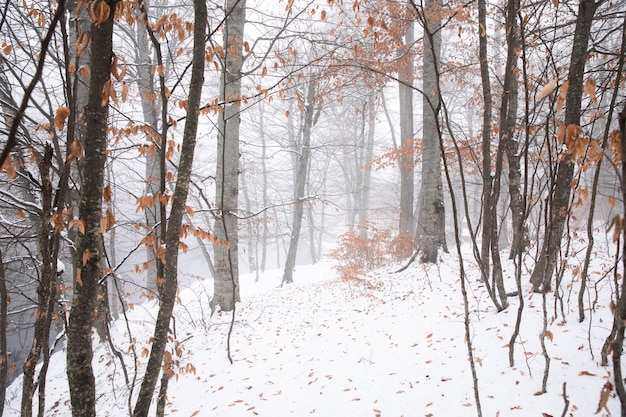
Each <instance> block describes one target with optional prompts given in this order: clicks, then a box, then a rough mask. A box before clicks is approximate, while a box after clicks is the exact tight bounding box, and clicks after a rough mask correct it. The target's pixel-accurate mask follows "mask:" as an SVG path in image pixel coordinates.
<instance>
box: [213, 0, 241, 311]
mask: <svg viewBox="0 0 626 417" xmlns="http://www.w3.org/2000/svg"><path fill="white" fill-rule="evenodd" d="M225 10H226V15H227V16H226V23H225V25H224V31H225V32H224V51H226V57H225V59H224V62H223V68H222V75H221V78H220V101H222V102H223V103H224V111H223V112H222V114H221V117H220V118H219V122H218V139H217V170H216V174H215V187H216V191H215V196H216V207H217V209H218V213H219V216H218V217H219V218H218V219H217V220H216V221H215V234H216V236H217V238H218V239H219V242H218V244H215V245H214V246H213V250H214V258H215V259H214V260H215V279H214V281H213V282H214V294H213V300H212V301H211V307H212V308H216V307H217V306H219V307H220V308H221V309H222V310H223V311H232V310H233V309H234V308H235V303H236V302H237V301H239V249H238V247H239V237H238V232H237V227H238V225H237V223H238V222H237V215H238V210H239V208H238V200H239V125H240V122H241V114H240V112H241V103H240V101H239V100H240V98H241V77H242V74H241V69H242V67H243V62H244V56H243V32H244V25H245V21H246V1H245V0H227V1H226V7H225Z"/></svg>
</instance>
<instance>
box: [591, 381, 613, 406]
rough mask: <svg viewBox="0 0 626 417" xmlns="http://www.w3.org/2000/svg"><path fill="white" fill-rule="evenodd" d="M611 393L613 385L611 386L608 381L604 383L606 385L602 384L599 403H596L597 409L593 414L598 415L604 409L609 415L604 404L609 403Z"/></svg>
mask: <svg viewBox="0 0 626 417" xmlns="http://www.w3.org/2000/svg"><path fill="white" fill-rule="evenodd" d="M611 391H613V384H611V383H610V382H609V381H606V384H604V386H603V387H602V390H601V391H600V401H599V402H598V409H597V410H596V412H595V413H594V414H598V413H599V412H600V411H602V409H605V410H606V411H607V412H608V413H609V414H611V412H610V411H609V409H608V407H607V406H606V403H607V402H608V401H609V396H610V395H611Z"/></svg>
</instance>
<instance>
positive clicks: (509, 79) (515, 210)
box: [500, 0, 529, 259]
mask: <svg viewBox="0 0 626 417" xmlns="http://www.w3.org/2000/svg"><path fill="white" fill-rule="evenodd" d="M519 8H520V2H519V0H509V1H508V2H507V9H506V39H507V58H506V67H505V73H504V85H503V88H504V92H503V96H502V104H501V106H500V141H501V142H502V144H503V146H504V151H505V153H506V157H507V161H508V163H509V167H508V186H509V196H510V198H511V202H510V207H511V219H512V223H513V242H512V244H511V251H510V254H509V259H515V258H516V257H517V256H518V254H521V253H523V252H524V251H525V250H526V247H527V246H528V244H529V240H528V229H527V227H526V224H525V223H524V219H523V218H522V215H523V213H524V206H523V205H524V200H523V198H522V195H521V192H520V184H521V178H522V174H521V164H520V159H521V156H520V155H519V154H518V150H519V143H518V140H517V137H516V135H515V131H516V127H517V107H518V104H517V101H518V87H517V85H518V80H517V73H518V68H517V59H518V56H517V55H518V51H519V43H520V39H519V26H518V25H517V14H518V12H519Z"/></svg>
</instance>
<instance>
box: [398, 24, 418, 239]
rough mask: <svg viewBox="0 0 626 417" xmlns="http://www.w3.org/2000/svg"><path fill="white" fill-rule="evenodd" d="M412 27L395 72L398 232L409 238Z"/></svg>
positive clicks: (411, 218)
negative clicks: (398, 135)
mask: <svg viewBox="0 0 626 417" xmlns="http://www.w3.org/2000/svg"><path fill="white" fill-rule="evenodd" d="M414 41H415V35H414V24H413V22H411V24H410V25H409V27H408V28H407V30H406V32H405V34H404V44H405V50H404V51H401V52H402V54H403V55H404V56H403V57H402V60H403V65H402V68H401V69H400V71H399V73H398V80H399V85H398V88H399V97H400V224H399V226H398V232H399V233H400V234H401V235H404V236H412V235H413V230H414V228H415V218H414V216H413V199H414V195H413V194H414V191H413V188H414V186H415V178H414V167H415V155H414V149H415V137H414V130H413V129H414V128H413V71H414V68H413V67H414V66H413V54H412V53H411V52H410V51H411V48H412V46H413V42H414Z"/></svg>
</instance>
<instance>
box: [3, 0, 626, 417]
mask: <svg viewBox="0 0 626 417" xmlns="http://www.w3.org/2000/svg"><path fill="white" fill-rule="evenodd" d="M0 43H1V44H0V47H1V49H0V106H1V111H2V113H1V116H2V117H1V120H0V145H1V149H2V154H1V155H0V166H1V167H2V172H1V173H0V216H1V222H0V261H1V262H0V265H1V267H0V321H2V322H4V323H6V325H5V326H0V404H4V402H5V392H6V388H7V384H8V383H10V381H12V380H13V379H14V378H15V377H16V376H17V375H18V374H23V376H24V377H23V387H22V409H21V413H22V415H23V416H30V415H32V413H33V412H34V411H35V412H38V413H39V415H42V413H43V412H44V410H45V381H46V371H47V365H48V363H49V359H50V354H51V353H52V352H54V351H55V350H59V349H61V348H62V347H63V346H65V348H66V350H67V361H68V364H67V377H68V381H69V386H70V393H71V403H72V405H73V415H74V416H94V415H95V413H96V400H95V395H96V394H95V393H96V387H95V382H94V375H93V370H92V369H91V361H92V359H93V358H92V352H93V345H94V344H97V343H109V344H111V347H112V349H114V350H115V348H114V345H115V343H114V341H112V340H111V338H110V334H109V332H108V325H109V323H110V322H111V320H115V319H118V318H119V317H123V316H124V314H125V312H126V311H128V310H129V309H131V308H132V307H133V305H134V304H136V303H140V302H143V301H146V300H156V301H157V302H158V303H159V314H158V317H157V318H156V324H155V327H154V335H153V337H152V339H151V340H152V343H151V350H150V352H149V353H147V354H146V356H145V358H146V360H147V361H148V362H147V365H146V372H145V376H143V377H142V378H140V380H137V381H132V382H129V384H130V385H133V386H134V387H135V389H136V390H137V391H136V394H137V395H136V396H135V397H133V396H130V397H129V404H128V413H129V414H132V415H133V416H135V417H139V416H147V415H148V411H149V409H150V404H151V402H152V401H153V395H154V393H155V390H156V389H157V386H158V387H159V388H158V389H159V390H160V391H159V394H158V395H157V396H156V397H155V398H156V402H157V413H159V415H163V410H164V407H165V397H166V393H167V383H168V380H169V379H170V378H171V377H173V375H172V373H171V372H168V369H169V368H168V366H170V362H171V360H172V354H171V346H172V344H173V343H175V340H176V335H175V334H172V323H174V322H175V320H174V319H173V317H172V312H173V308H174V306H175V304H176V302H177V293H178V290H179V288H180V287H181V286H185V285H189V284H190V283H191V282H194V281H197V280H203V279H207V280H210V281H211V282H212V283H213V291H212V293H211V294H210V296H209V307H208V308H210V309H211V312H216V311H222V312H230V313H232V317H233V318H234V317H235V316H236V307H237V302H238V301H240V286H239V275H240V274H242V273H248V272H250V273H254V274H256V276H257V277H258V276H259V275H260V273H261V272H264V271H265V270H267V269H276V268H280V269H281V270H282V271H283V272H282V282H283V284H288V283H291V282H293V280H294V274H293V271H294V269H295V267H296V265H297V264H298V263H300V264H303V263H316V262H319V261H322V260H327V259H332V260H333V262H335V264H336V269H337V271H338V272H339V274H340V276H341V277H342V278H343V279H347V280H350V279H361V278H362V277H363V276H365V274H367V273H368V272H370V271H373V270H375V269H377V268H381V267H389V266H390V265H398V264H402V265H404V267H405V268H407V267H409V265H408V264H410V263H411V262H423V263H426V264H428V263H437V262H440V260H441V253H442V252H444V251H445V252H454V253H457V254H458V258H459V263H460V264H459V265H460V274H461V282H462V283H463V285H464V283H465V270H466V268H469V264H470V263H471V264H472V265H473V266H472V268H478V270H479V274H480V277H481V280H482V282H483V284H484V285H485V287H486V288H487V291H488V295H489V298H490V302H491V303H492V306H493V309H494V311H503V310H506V309H508V308H509V300H510V299H511V298H512V297H514V298H515V299H518V300H519V304H520V310H519V313H518V314H520V315H521V312H522V311H523V305H524V304H523V301H524V298H523V297H524V289H525V288H526V289H527V288H530V289H531V290H532V291H533V292H536V293H541V294H554V296H555V297H557V298H558V297H560V296H562V290H563V288H564V287H565V286H567V285H570V286H574V285H575V289H574V290H571V289H568V291H570V294H571V296H572V297H574V299H575V300H576V306H577V311H576V313H575V314H571V315H572V316H575V317H572V318H571V320H579V321H581V322H582V321H585V320H589V317H588V313H586V312H587V311H588V310H589V308H590V307H591V306H590V303H591V302H592V301H591V300H590V298H589V288H590V286H591V285H593V283H594V280H595V279H597V277H600V276H601V277H606V276H614V281H615V285H614V289H613V293H612V295H611V299H610V300H608V301H607V302H606V304H607V305H608V304H609V301H610V304H611V306H613V317H614V323H613V329H612V330H611V331H610V332H607V337H608V338H607V342H606V351H603V355H604V362H606V363H605V365H608V362H609V359H611V361H610V363H611V365H612V366H613V369H614V371H613V375H614V380H613V381H612V382H611V384H612V386H611V390H613V389H615V393H616V395H618V397H619V399H620V401H621V404H622V415H626V414H625V413H626V390H625V388H624V384H623V379H622V376H621V361H620V355H621V352H622V345H623V338H624V319H626V295H625V292H624V291H623V285H624V283H623V281H622V279H623V278H622V277H623V275H624V265H625V262H626V260H625V258H624V257H623V256H622V255H623V253H624V247H623V245H624V244H626V243H625V242H626V239H625V238H624V236H623V234H624V231H625V229H626V228H625V219H624V207H625V206H624V204H625V203H626V200H625V198H624V196H625V195H626V187H625V183H624V178H625V175H626V170H625V169H624V166H623V165H622V160H623V152H625V149H626V143H625V141H626V126H625V124H626V89H625V88H624V82H625V81H626V80H625V74H626V71H624V55H625V48H626V2H624V0H614V1H608V0H580V1H575V2H574V1H562V0H561V1H559V0H549V1H543V0H541V1H536V2H521V1H520V0H495V1H486V0H477V1H473V2H463V1H457V0H451V1H448V2H443V1H441V0H421V1H412V0H411V1H384V0H362V1H358V0H352V1H349V0H346V1H340V0H337V1H335V0H326V1H322V0H272V1H261V0H219V1H217V0H216V1H213V0H194V1H193V2H191V1H187V2H171V1H166V0H142V1H135V0H53V1H46V0H20V1H6V2H4V3H3V4H2V5H1V6H0ZM597 239H603V240H606V241H608V242H610V245H613V246H614V247H615V248H616V250H615V253H614V254H613V255H611V256H614V264H613V265H612V266H611V269H610V270H602V271H597V270H593V269H590V261H591V259H592V258H593V257H594V256H595V255H594V250H595V247H594V242H595V241H596V240H597ZM573 242H576V243H580V242H584V243H585V246H586V249H585V250H584V251H583V252H584V253H579V254H577V256H579V257H581V258H582V259H584V261H583V262H581V263H580V264H577V266H576V267H574V266H573V265H570V263H569V260H570V259H571V257H572V256H573V253H572V249H571V248H572V247H573V245H572V243H573ZM468 256H469V258H468ZM509 260H511V261H512V262H514V265H515V273H514V276H505V275H507V274H504V273H503V263H505V262H508V261H509ZM566 273H567V274H571V276H573V277H574V279H575V284H572V282H571V281H569V282H567V283H564V282H563V276H564V274H566ZM568 276H569V275H568ZM463 288H464V290H465V287H463ZM527 291H528V290H526V292H527ZM571 291H573V292H571ZM466 319H468V316H466ZM173 320H174V321H173ZM518 323H519V322H518ZM466 325H468V324H467V323H466ZM92 328H95V329H96V330H95V333H96V336H95V338H94V339H93V340H92V338H91V329H92ZM467 329H468V334H469V325H468V328H467ZM232 330H233V328H232V327H231V331H232ZM230 335H231V332H229V333H228V337H229V341H230ZM542 337H546V335H545V334H544V335H543V336H542ZM512 340H515V337H513V338H512ZM468 343H471V342H469V341H468ZM468 349H469V355H470V361H471V362H472V365H473V363H474V362H473V359H472V357H471V344H470V345H468ZM511 349H512V348H511ZM118 353H119V352H118ZM230 355H231V352H230V344H228V356H229V358H230ZM119 358H123V356H122V354H121V353H120V354H119ZM120 360H122V361H123V359H120ZM231 360H232V359H231ZM38 364H39V365H40V366H39V367H38ZM122 366H128V364H126V365H124V364H123V365H122ZM161 370H164V371H163V372H161ZM135 376H136V375H135ZM135 385H136V386H135ZM130 398H132V401H131V399H130ZM34 404H35V405H36V407H35V408H34V409H33V405H34ZM79 405H80V406H79ZM478 411H479V413H480V409H479V410H478ZM1 414H2V409H0V415H1Z"/></svg>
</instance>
